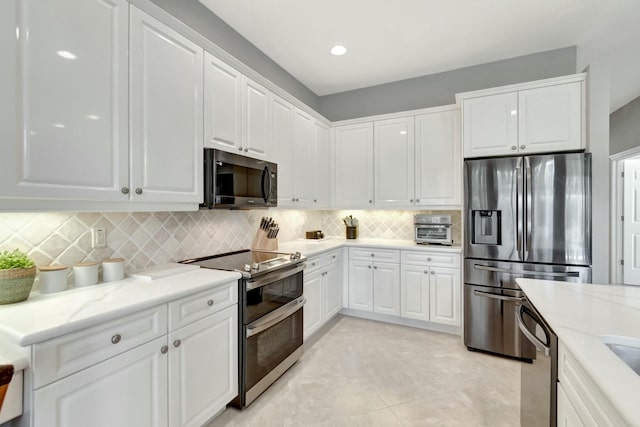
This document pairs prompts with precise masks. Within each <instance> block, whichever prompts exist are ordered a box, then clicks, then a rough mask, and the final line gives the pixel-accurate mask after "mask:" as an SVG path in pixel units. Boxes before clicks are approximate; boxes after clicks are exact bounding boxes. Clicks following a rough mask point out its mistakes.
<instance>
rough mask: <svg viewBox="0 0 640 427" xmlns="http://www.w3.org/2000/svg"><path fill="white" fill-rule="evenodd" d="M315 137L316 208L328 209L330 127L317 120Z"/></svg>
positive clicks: (329, 189) (314, 129)
mask: <svg viewBox="0 0 640 427" xmlns="http://www.w3.org/2000/svg"><path fill="white" fill-rule="evenodd" d="M313 136H314V140H315V144H314V145H315V150H316V154H315V159H316V176H315V183H316V185H315V187H316V188H315V189H316V193H315V198H314V199H313V204H314V207H328V206H329V205H330V204H331V176H332V174H331V170H332V168H331V158H332V157H331V144H330V140H329V127H328V126H326V125H325V124H323V123H320V122H319V121H317V120H314V122H313Z"/></svg>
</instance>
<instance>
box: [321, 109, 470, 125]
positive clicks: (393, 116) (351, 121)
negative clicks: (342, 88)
mask: <svg viewBox="0 0 640 427" xmlns="http://www.w3.org/2000/svg"><path fill="white" fill-rule="evenodd" d="M452 110H460V106H459V105H457V104H449V105H442V106H438V107H429V108H419V109H417V110H407V111H399V112H397V113H386V114H377V115H375V116H366V117H358V118H355V119H347V120H339V121H335V122H331V126H334V127H335V126H347V125H355V124H359V123H366V122H373V121H376V120H388V119H401V118H404V117H411V116H419V115H421V114H432V113H441V112H443V111H452Z"/></svg>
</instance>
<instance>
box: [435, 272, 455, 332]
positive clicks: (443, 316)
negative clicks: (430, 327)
mask: <svg viewBox="0 0 640 427" xmlns="http://www.w3.org/2000/svg"><path fill="white" fill-rule="evenodd" d="M429 320H430V321H432V322H435V323H442V324H446V325H451V326H459V325H460V320H461V316H460V270H459V269H453V268H441V267H430V268H429Z"/></svg>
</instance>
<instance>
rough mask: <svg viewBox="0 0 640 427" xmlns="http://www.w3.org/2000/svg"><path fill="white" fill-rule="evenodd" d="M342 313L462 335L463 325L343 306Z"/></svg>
mask: <svg viewBox="0 0 640 427" xmlns="http://www.w3.org/2000/svg"><path fill="white" fill-rule="evenodd" d="M340 314H343V315H345V316H352V317H359V318H361V319H369V320H376V321H378V322H385V323H393V324H395V325H402V326H409V327H411V328H419V329H427V330H429V331H435V332H442V333H445V334H451V335H458V336H461V335H462V327H460V326H450V325H441V324H439V323H433V322H424V321H422V320H415V319H405V318H404V317H398V316H390V315H388V314H379V313H371V312H368V311H360V310H353V309H351V308H343V309H342V310H340Z"/></svg>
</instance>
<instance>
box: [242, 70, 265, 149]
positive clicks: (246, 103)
mask: <svg viewBox="0 0 640 427" xmlns="http://www.w3.org/2000/svg"><path fill="white" fill-rule="evenodd" d="M270 97H271V93H270V92H269V90H267V88H265V87H264V86H262V85H260V84H258V83H256V82H254V81H253V80H251V79H250V78H248V77H247V76H242V151H243V152H244V153H245V154H246V155H248V156H252V157H257V158H262V159H265V158H267V157H268V152H269V128H270V126H269V123H270V117H269V103H270V101H269V98H270Z"/></svg>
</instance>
